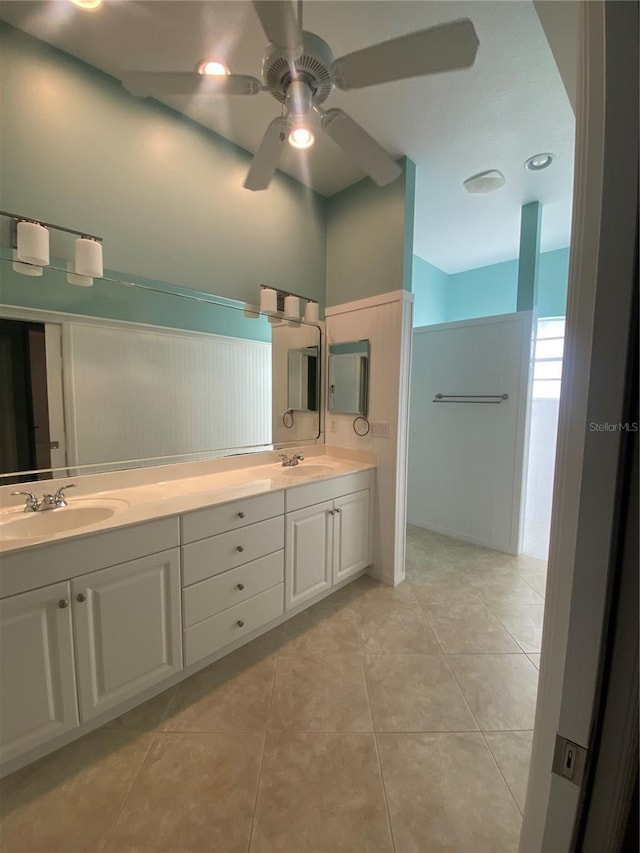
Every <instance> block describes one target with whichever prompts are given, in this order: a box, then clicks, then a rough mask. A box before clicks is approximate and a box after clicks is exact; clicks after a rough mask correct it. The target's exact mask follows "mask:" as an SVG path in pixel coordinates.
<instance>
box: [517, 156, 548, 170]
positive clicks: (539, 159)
mask: <svg viewBox="0 0 640 853" xmlns="http://www.w3.org/2000/svg"><path fill="white" fill-rule="evenodd" d="M552 163H553V154H548V153H545V154H534V155H533V157H529V159H528V160H527V161H526V162H525V164H524V167H525V169H529V171H530V172H540V171H541V170H542V169H547V168H548V167H549V166H550V165H551V164H552Z"/></svg>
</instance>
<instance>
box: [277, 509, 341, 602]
mask: <svg viewBox="0 0 640 853" xmlns="http://www.w3.org/2000/svg"><path fill="white" fill-rule="evenodd" d="M332 512H333V501H325V503H321V504H316V505H315V506H310V507H307V508H306V509H300V510H298V511H297V512H290V513H288V515H287V543H286V561H285V610H291V609H292V608H294V607H297V606H298V605H299V604H302V603H303V602H305V601H308V600H309V599H311V598H315V596H316V595H318V594H319V593H321V592H323V590H325V589H328V588H329V587H331V584H332V581H331V563H332V545H333V516H332V515H331V513H332Z"/></svg>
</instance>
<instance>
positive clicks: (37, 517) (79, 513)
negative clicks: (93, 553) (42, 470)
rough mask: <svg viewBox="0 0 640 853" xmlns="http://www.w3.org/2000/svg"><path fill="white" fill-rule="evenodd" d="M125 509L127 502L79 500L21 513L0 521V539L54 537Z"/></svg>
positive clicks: (87, 525)
mask: <svg viewBox="0 0 640 853" xmlns="http://www.w3.org/2000/svg"><path fill="white" fill-rule="evenodd" d="M128 506H129V504H128V502H127V501H104V502H103V501H91V500H87V501H82V502H81V503H80V502H78V503H77V504H75V505H73V504H72V505H69V506H66V507H60V508H59V509H51V510H46V511H45V512H22V510H20V511H19V513H18V514H13V513H12V514H11V517H10V518H7V519H6V520H0V540H1V539H4V540H5V541H6V540H13V541H15V540H25V541H26V540H29V539H41V538H42V537H46V536H55V535H56V534H58V533H66V532H69V531H71V530H81V529H82V528H83V527H91V526H92V525H93V524H99V523H100V522H101V521H107V519H109V518H111V517H112V516H114V515H115V514H116V513H117V512H121V511H122V510H123V509H126V508H127V507H128Z"/></svg>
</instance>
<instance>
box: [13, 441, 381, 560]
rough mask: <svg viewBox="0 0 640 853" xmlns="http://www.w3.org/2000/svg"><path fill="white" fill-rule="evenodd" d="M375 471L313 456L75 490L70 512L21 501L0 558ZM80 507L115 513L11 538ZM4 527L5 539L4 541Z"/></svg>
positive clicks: (354, 463) (69, 500)
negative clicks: (287, 463) (14, 530)
mask: <svg viewBox="0 0 640 853" xmlns="http://www.w3.org/2000/svg"><path fill="white" fill-rule="evenodd" d="M261 455H262V454H261ZM245 464H246V463H245ZM374 467H375V465H373V464H372V463H371V462H364V461H355V460H352V459H348V458H340V457H336V456H331V455H327V454H325V455H312V456H309V457H307V459H305V461H304V462H301V463H300V464H299V465H298V466H295V467H292V468H283V467H282V465H281V463H279V462H272V461H270V462H268V463H266V464H259V465H255V466H253V467H240V468H238V469H236V470H226V471H215V472H211V473H202V474H199V475H197V476H187V477H185V478H184V479H176V478H172V479H170V480H159V481H157V482H154V483H146V484H143V485H131V486H126V487H119V488H110V489H108V490H103V491H95V492H94V491H87V488H86V486H85V487H84V488H83V489H82V491H81V493H79V494H76V493H74V492H71V491H70V492H69V493H68V495H67V507H63V508H60V509H54V510H47V511H45V512H42V513H24V503H23V502H22V500H20V501H19V502H18V503H17V504H16V505H15V506H11V507H7V508H4V509H1V510H0V554H3V553H9V552H15V551H23V550H26V549H29V548H32V547H34V546H42V545H43V544H49V543H53V542H59V541H62V540H68V539H76V538H80V537H83V536H88V535H91V534H93V533H102V532H105V531H108V530H114V529H117V528H119V527H125V526H128V525H131V524H140V523H142V522H145V521H152V520H154V519H159V518H165V517H168V516H173V515H179V514H182V513H185V512H191V511H193V510H198V509H203V508H205V507H210V506H215V505H217V504H224V503H228V502H229V501H235V500H239V499H241V498H246V497H251V496H253V495H260V494H265V493H267V492H277V491H282V490H283V489H291V488H296V487H298V486H304V485H308V484H309V483H314V482H317V481H318V480H324V479H328V478H330V477H337V476H343V475H345V474H352V473H355V472H358V471H367V470H370V469H371V468H374ZM321 468H322V470H321ZM158 474H159V476H161V475H162V469H158ZM50 482H51V481H44V482H43V483H42V484H41V485H43V486H45V487H47V486H48V488H51V486H49V485H48V484H49V483H50ZM16 488H22V487H16ZM79 491H80V490H79ZM16 500H17V499H16ZM81 506H85V507H88V506H93V507H100V506H106V507H109V508H111V509H113V510H114V513H113V515H111V516H110V517H109V518H107V519H106V520H102V521H98V522H97V523H94V524H90V525H86V526H82V527H75V528H73V529H71V530H62V531H57V532H53V533H52V532H47V533H44V534H43V535H41V536H38V535H37V534H35V535H31V533H30V536H29V538H28V539H26V538H20V539H14V538H7V537H8V535H9V533H8V531H9V529H10V527H11V526H13V523H14V522H15V521H17V520H18V519H29V521H28V522H25V523H28V524H29V526H30V528H32V531H33V529H35V525H37V524H38V523H39V518H42V520H43V526H44V524H47V526H50V525H51V522H53V523H54V526H55V522H54V520H53V519H51V522H49V523H47V521H46V519H45V518H44V517H45V516H50V515H52V514H53V513H56V514H58V513H64V512H67V511H68V510H70V509H73V508H79V507H81ZM5 525H7V526H6V527H5ZM3 527H4V532H5V536H3Z"/></svg>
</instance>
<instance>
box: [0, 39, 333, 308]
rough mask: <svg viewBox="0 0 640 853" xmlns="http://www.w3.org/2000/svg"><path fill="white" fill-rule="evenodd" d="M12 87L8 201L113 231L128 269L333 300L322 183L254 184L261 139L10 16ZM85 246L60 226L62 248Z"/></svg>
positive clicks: (1, 59) (1, 78) (113, 255)
mask: <svg viewBox="0 0 640 853" xmlns="http://www.w3.org/2000/svg"><path fill="white" fill-rule="evenodd" d="M0 99H1V101H2V114H1V116H0V138H1V144H2V156H1V159H0V209H3V210H9V211H12V212H16V213H19V214H22V215H26V216H33V217H34V218H37V219H42V220H45V221H51V222H55V223H59V224H60V225H65V226H68V227H71V228H78V229H86V230H87V231H88V232H90V233H93V234H98V235H100V236H102V237H103V238H104V247H105V248H104V260H105V267H106V268H108V269H110V270H116V271H119V273H120V274H124V275H125V276H131V275H138V276H142V277H143V278H146V279H151V280H155V281H163V282H171V283H173V284H176V285H180V286H184V287H187V288H192V289H195V290H200V291H206V292H209V293H215V294H220V295H222V296H226V297H229V298H233V299H238V300H240V301H242V302H245V301H251V302H256V301H257V299H258V292H259V285H260V284H261V283H266V284H271V285H274V286H276V287H280V288H282V289H284V290H292V291H295V292H296V293H300V294H302V295H305V296H309V297H311V298H314V299H317V300H318V301H319V302H320V305H321V307H322V306H323V305H324V298H325V282H326V210H325V207H326V202H325V199H324V198H322V197H321V196H319V195H318V194H317V193H315V192H313V191H312V190H309V189H307V188H305V187H304V186H303V185H302V184H300V183H299V182H297V181H295V180H293V179H292V178H289V177H288V176H286V175H284V174H282V173H277V174H276V176H275V178H274V181H273V182H272V184H271V187H270V188H269V190H268V191H266V192H258V193H252V192H250V191H249V190H245V189H244V188H243V187H242V182H243V180H244V177H245V174H246V170H247V168H248V165H249V162H250V155H249V154H247V152H245V151H243V150H242V149H240V148H238V147H237V146H235V145H232V144H231V143H229V142H227V141H225V140H223V139H222V138H221V137H219V136H217V135H216V134H214V133H213V132H211V131H208V130H206V129H205V128H203V127H201V126H200V125H197V124H196V123H194V122H192V121H190V120H188V119H185V118H184V117H183V116H180V115H179V114H178V113H175V112H174V111H172V110H170V109H169V108H167V107H164V106H162V105H160V104H159V103H157V102H155V101H153V100H141V99H137V98H134V97H132V96H131V95H129V94H128V93H127V92H126V91H125V90H124V88H123V87H122V86H121V85H120V83H119V82H118V81H117V80H115V79H113V78H112V77H109V76H108V75H106V74H103V73H101V72H100V71H97V70H96V69H94V68H91V67H90V66H88V65H85V64H84V63H82V62H80V61H79V60H76V59H75V58H73V57H71V56H69V55H68V54H65V53H63V52H61V51H59V50H57V49H55V48H53V47H51V46H49V45H47V44H44V43H43V42H40V41H38V40H37V39H33V38H31V37H30V36H27V35H25V34H24V33H22V32H20V31H18V30H15V29H13V28H11V27H9V26H7V25H6V24H2V23H0ZM274 109H275V107H274ZM0 219H2V218H0ZM0 244H2V245H4V246H7V245H8V230H7V225H6V220H5V221H4V227H3V230H2V231H0ZM72 251H73V249H72V243H71V241H70V240H68V239H66V240H65V239H64V238H61V237H59V235H55V239H52V252H53V254H55V255H57V256H60V257H71V256H72ZM25 280H26V279H25ZM97 292H98V290H94V291H93V293H97ZM73 298H74V299H75V298H78V297H73ZM86 298H87V299H88V300H90V299H91V297H90V296H87V297H86ZM94 313H97V312H94Z"/></svg>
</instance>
